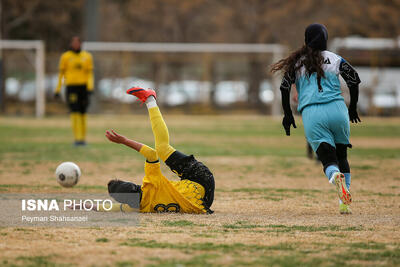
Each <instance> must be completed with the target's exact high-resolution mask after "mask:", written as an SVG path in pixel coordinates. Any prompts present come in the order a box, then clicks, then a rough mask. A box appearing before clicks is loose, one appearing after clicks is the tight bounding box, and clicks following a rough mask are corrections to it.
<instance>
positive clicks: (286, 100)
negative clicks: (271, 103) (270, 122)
mask: <svg viewBox="0 0 400 267" xmlns="http://www.w3.org/2000/svg"><path fill="white" fill-rule="evenodd" d="M295 79H296V78H295V75H294V73H289V72H286V73H285V75H283V79H282V83H281V87H280V89H281V95H282V108H283V111H284V113H285V115H291V114H292V109H291V108H290V89H291V88H292V84H293V83H294V82H295Z"/></svg>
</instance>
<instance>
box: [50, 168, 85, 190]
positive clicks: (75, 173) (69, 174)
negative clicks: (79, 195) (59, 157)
mask: <svg viewBox="0 0 400 267" xmlns="http://www.w3.org/2000/svg"><path fill="white" fill-rule="evenodd" d="M80 177H81V169H79V167H78V165H76V164H75V163H73V162H63V163H61V164H60V165H58V167H57V169H56V178H57V182H58V183H59V184H60V185H61V186H64V187H73V186H74V185H76V184H77V183H78V182H79V178H80Z"/></svg>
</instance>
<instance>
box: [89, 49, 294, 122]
mask: <svg viewBox="0 0 400 267" xmlns="http://www.w3.org/2000/svg"><path fill="white" fill-rule="evenodd" d="M82 48H83V49H84V50H87V51H91V52H138V53H167V54H168V53H205V54H207V53H210V54H213V53H214V54H218V53H220V54H222V53H228V54H235V53H236V54H239V53H240V54H270V55H272V60H273V61H277V60H279V59H280V58H282V57H283V56H284V55H285V53H286V51H287V48H286V46H284V45H280V44H230V43H129V42H84V43H83V46H82ZM280 78H281V77H279V75H273V76H272V80H271V82H272V86H273V93H274V96H275V97H274V99H273V102H272V115H279V114H281V109H280V93H279V83H280Z"/></svg>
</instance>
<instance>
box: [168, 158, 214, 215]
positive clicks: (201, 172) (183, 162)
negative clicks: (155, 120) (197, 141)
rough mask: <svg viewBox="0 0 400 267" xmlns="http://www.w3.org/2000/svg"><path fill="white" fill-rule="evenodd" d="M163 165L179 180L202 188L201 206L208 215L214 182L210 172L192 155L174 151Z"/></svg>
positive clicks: (212, 199)
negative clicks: (176, 175) (203, 192)
mask: <svg viewBox="0 0 400 267" xmlns="http://www.w3.org/2000/svg"><path fill="white" fill-rule="evenodd" d="M165 164H167V166H168V167H169V168H170V169H171V170H172V171H173V172H175V173H176V174H178V176H179V177H180V178H181V180H185V179H187V180H190V181H192V182H195V183H198V184H200V185H202V186H203V187H204V191H205V194H204V198H203V204H204V206H205V208H206V209H207V211H208V212H209V213H212V211H211V210H210V208H211V205H212V203H213V201H214V190H215V181H214V176H213V174H212V173H211V171H210V170H209V169H208V168H207V166H205V165H204V164H203V163H201V162H199V161H197V160H196V159H195V158H194V156H193V155H190V156H188V155H185V154H183V153H181V152H179V151H175V152H174V153H172V154H171V156H169V157H168V159H167V160H166V161H165Z"/></svg>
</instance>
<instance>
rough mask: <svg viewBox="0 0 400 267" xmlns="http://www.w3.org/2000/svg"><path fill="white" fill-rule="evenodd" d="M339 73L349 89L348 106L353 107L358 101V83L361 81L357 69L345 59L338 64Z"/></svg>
mask: <svg viewBox="0 0 400 267" xmlns="http://www.w3.org/2000/svg"><path fill="white" fill-rule="evenodd" d="M339 72H340V75H341V76H342V77H343V79H344V81H345V82H346V84H347V87H348V88H349V90H350V107H352V108H355V107H356V106H357V102H358V85H359V84H360V83H361V80H360V77H358V73H357V71H356V70H355V69H354V68H353V67H352V66H351V65H350V64H349V63H348V62H347V61H345V60H342V62H341V63H340V66H339Z"/></svg>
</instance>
